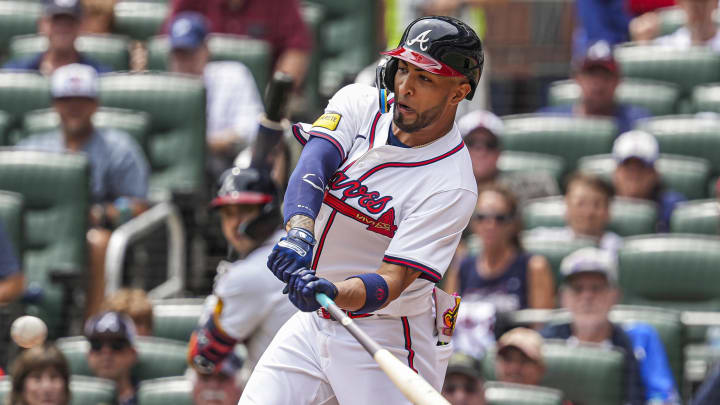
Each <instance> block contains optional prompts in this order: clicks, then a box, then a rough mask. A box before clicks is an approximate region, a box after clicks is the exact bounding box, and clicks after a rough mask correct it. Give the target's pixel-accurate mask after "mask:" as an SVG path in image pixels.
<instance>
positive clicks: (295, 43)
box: [165, 0, 312, 86]
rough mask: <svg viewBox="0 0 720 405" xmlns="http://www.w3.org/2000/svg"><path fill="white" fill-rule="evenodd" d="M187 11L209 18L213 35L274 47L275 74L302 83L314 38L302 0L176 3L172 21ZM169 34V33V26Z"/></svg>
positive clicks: (175, 0) (181, 0)
mask: <svg viewBox="0 0 720 405" xmlns="http://www.w3.org/2000/svg"><path fill="white" fill-rule="evenodd" d="M184 11H196V12H198V13H201V14H203V15H205V17H207V19H208V20H209V22H210V31H211V32H216V33H222V34H235V35H243V36H249V37H252V38H256V39H261V40H265V41H267V42H269V43H270V46H271V47H272V52H273V54H272V66H273V71H281V72H285V73H287V74H289V75H290V76H292V77H293V78H294V79H295V84H296V86H297V85H299V84H300V83H302V81H303V79H304V77H305V73H306V71H307V68H308V64H309V62H310V49H311V47H312V37H311V35H310V31H309V30H308V28H307V26H306V25H305V23H304V22H303V19H302V16H301V15H300V5H299V2H298V0H274V1H264V0H206V1H196V0H173V1H172V4H171V11H170V15H169V17H168V21H174V20H175V17H176V16H177V15H178V14H180V13H181V12H184ZM165 30H166V31H167V30H169V23H167V22H166V26H165Z"/></svg>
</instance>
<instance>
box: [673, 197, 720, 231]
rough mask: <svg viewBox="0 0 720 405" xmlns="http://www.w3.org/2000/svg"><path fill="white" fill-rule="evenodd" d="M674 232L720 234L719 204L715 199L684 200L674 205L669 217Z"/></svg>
mask: <svg viewBox="0 0 720 405" xmlns="http://www.w3.org/2000/svg"><path fill="white" fill-rule="evenodd" d="M670 231H671V232H674V233H699V234H705V235H718V234H720V206H718V202H717V200H714V199H712V200H695V201H684V202H681V203H680V204H678V205H677V207H675V210H673V213H672V217H671V218H670Z"/></svg>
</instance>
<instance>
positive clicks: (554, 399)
mask: <svg viewBox="0 0 720 405" xmlns="http://www.w3.org/2000/svg"><path fill="white" fill-rule="evenodd" d="M562 401H563V394H562V392H561V391H559V390H556V389H553V388H547V387H539V386H537V385H524V384H513V383H506V382H499V381H488V382H486V383H485V402H486V404H487V405H561V404H562Z"/></svg>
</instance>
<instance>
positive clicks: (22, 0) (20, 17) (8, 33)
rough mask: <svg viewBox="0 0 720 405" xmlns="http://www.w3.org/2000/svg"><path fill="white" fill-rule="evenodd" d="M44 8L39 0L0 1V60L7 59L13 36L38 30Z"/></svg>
mask: <svg viewBox="0 0 720 405" xmlns="http://www.w3.org/2000/svg"><path fill="white" fill-rule="evenodd" d="M42 10H43V6H42V3H39V2H30V1H26V0H15V1H7V0H4V1H0V61H2V60H7V58H6V57H7V56H8V49H9V47H10V39H11V38H12V37H14V36H17V35H27V34H34V33H36V32H37V29H38V27H37V20H38V18H40V16H42Z"/></svg>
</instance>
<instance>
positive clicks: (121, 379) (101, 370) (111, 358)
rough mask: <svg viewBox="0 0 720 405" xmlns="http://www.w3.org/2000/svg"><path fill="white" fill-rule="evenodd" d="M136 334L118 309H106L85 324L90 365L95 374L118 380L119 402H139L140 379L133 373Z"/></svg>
mask: <svg viewBox="0 0 720 405" xmlns="http://www.w3.org/2000/svg"><path fill="white" fill-rule="evenodd" d="M135 335H136V334H135V325H134V324H133V321H132V320H131V319H130V318H129V317H128V316H127V315H123V314H121V313H119V312H104V313H102V314H100V315H97V316H94V317H92V318H90V319H88V321H87V322H86V323H85V337H86V338H87V339H88V341H89V342H90V351H89V352H88V355H87V361H88V365H89V366H90V369H91V370H92V372H93V374H94V375H95V376H96V377H100V378H107V379H108V380H112V381H114V382H115V392H116V393H117V403H118V405H135V404H137V381H135V380H134V379H133V377H132V375H131V369H132V367H133V366H134V365H135V363H137V351H136V350H135V347H134V344H135Z"/></svg>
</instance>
